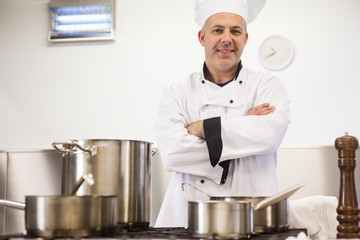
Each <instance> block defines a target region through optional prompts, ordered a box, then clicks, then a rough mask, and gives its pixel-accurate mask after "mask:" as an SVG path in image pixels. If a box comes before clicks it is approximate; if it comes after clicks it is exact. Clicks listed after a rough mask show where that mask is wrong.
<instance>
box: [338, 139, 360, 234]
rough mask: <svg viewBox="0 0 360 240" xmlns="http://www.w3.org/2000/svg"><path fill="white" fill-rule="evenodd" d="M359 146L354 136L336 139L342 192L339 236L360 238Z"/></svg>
mask: <svg viewBox="0 0 360 240" xmlns="http://www.w3.org/2000/svg"><path fill="white" fill-rule="evenodd" d="M358 147H359V142H358V140H357V139H356V138H355V137H353V136H348V134H347V133H345V136H343V137H339V138H337V139H336V140H335V148H336V149H337V150H338V158H339V160H338V166H339V168H340V192H339V203H338V206H337V209H336V212H337V214H338V215H337V218H336V219H337V220H338V221H339V225H338V226H337V231H338V233H337V235H336V237H337V238H360V225H359V221H360V216H359V212H360V210H359V208H358V201H357V197H356V188H355V175H354V170H355V166H356V160H355V154H356V150H357V148H358Z"/></svg>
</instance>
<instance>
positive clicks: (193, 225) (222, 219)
mask: <svg viewBox="0 0 360 240" xmlns="http://www.w3.org/2000/svg"><path fill="white" fill-rule="evenodd" d="M188 222H189V232H190V233H191V234H192V236H193V237H197V238H216V239H238V238H248V237H250V234H251V233H252V232H253V209H252V204H251V203H250V202H243V201H232V202H225V201H193V202H189V203H188Z"/></svg>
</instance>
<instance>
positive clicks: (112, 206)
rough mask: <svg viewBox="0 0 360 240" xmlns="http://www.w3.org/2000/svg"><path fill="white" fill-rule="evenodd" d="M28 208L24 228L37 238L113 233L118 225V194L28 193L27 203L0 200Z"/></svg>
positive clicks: (15, 206) (7, 204) (0, 202)
mask: <svg viewBox="0 0 360 240" xmlns="http://www.w3.org/2000/svg"><path fill="white" fill-rule="evenodd" d="M0 205H1V206H6V207H12V208H16V209H23V210H25V227H26V232H27V234H28V235H30V236H35V237H45V238H53V237H89V236H106V235H110V234H111V233H112V232H113V230H114V229H115V226H116V224H117V214H116V211H117V196H26V197H25V204H24V203H19V202H14V201H9V200H0Z"/></svg>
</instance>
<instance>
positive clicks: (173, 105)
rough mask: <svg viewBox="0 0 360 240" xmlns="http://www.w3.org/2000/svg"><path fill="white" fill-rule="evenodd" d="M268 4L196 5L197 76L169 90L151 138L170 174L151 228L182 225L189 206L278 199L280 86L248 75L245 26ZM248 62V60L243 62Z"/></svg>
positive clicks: (205, 1) (201, 0) (285, 107)
mask: <svg viewBox="0 0 360 240" xmlns="http://www.w3.org/2000/svg"><path fill="white" fill-rule="evenodd" d="M264 5H265V0H196V2H195V21H196V23H198V24H199V25H200V26H201V27H202V29H201V30H200V31H199V33H198V39H199V42H200V44H201V45H202V46H203V47H204V50H205V62H204V64H203V68H202V69H201V71H199V72H195V73H192V74H191V75H189V76H188V77H187V78H185V79H183V80H181V81H179V82H175V81H174V82H173V83H172V84H171V85H170V86H168V87H166V88H165V90H164V94H163V96H162V99H161V101H160V105H159V108H158V116H157V121H156V123H155V133H156V138H157V143H158V146H159V151H160V155H161V159H162V161H163V165H164V167H165V168H166V170H167V171H173V172H174V176H173V178H172V180H171V182H170V184H169V187H168V190H167V192H166V195H165V198H164V200H163V203H162V206H161V209H160V212H159V215H158V219H157V221H156V223H155V226H156V227H187V226H188V219H187V214H188V201H193V200H206V199H208V196H270V195H274V194H275V193H277V191H278V189H277V177H276V161H277V158H276V151H277V149H278V147H279V145H280V143H281V141H282V139H283V137H284V134H285V132H286V129H287V126H288V124H289V122H290V114H289V102H290V100H289V97H288V94H287V92H286V90H285V88H284V86H283V84H282V82H281V80H280V79H279V78H277V77H275V76H272V75H271V74H268V73H262V72H254V71H251V70H249V69H246V68H245V67H244V66H243V61H241V54H242V52H243V49H244V47H245V45H246V43H247V41H248V32H247V28H246V26H247V24H249V23H250V22H251V21H252V20H254V18H255V17H256V16H257V15H258V13H259V12H260V10H261V9H262V7H263V6H264ZM244 63H245V61H244Z"/></svg>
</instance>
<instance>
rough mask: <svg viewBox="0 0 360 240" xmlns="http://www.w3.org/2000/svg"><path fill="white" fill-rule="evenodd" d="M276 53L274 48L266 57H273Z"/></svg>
mask: <svg viewBox="0 0 360 240" xmlns="http://www.w3.org/2000/svg"><path fill="white" fill-rule="evenodd" d="M275 53H276V52H275V51H274V50H273V52H272V53H270V54H269V55H266V56H265V59H266V58H269V57H271V56H273V55H275Z"/></svg>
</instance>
